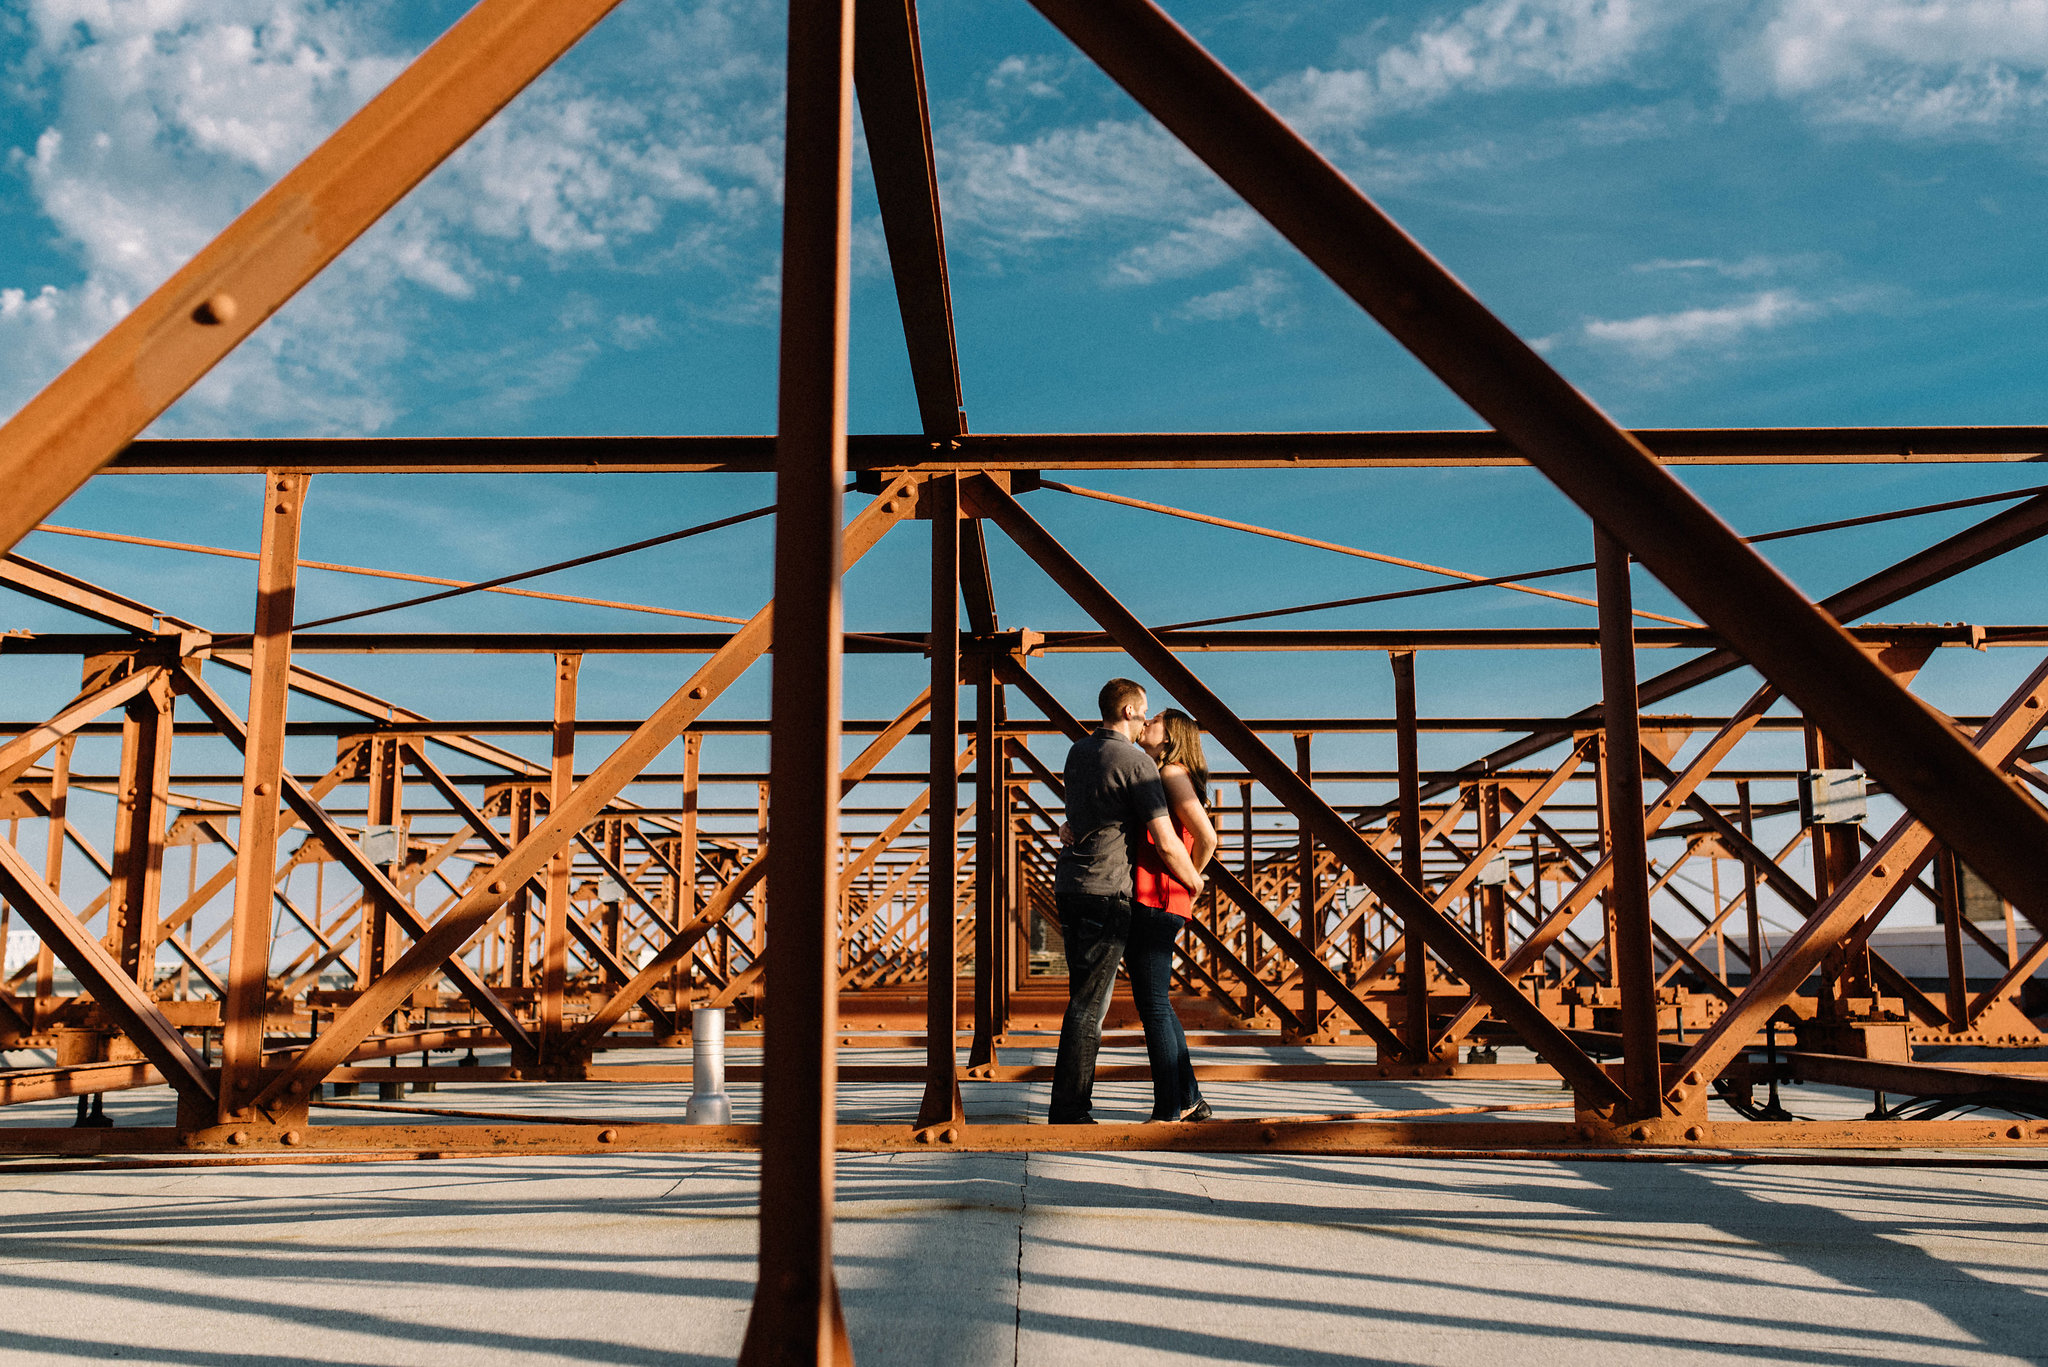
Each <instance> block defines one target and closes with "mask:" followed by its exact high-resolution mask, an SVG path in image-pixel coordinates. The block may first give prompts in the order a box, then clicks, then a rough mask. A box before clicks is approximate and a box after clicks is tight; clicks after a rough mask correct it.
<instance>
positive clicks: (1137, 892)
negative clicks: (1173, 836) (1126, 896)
mask: <svg viewBox="0 0 2048 1367" xmlns="http://www.w3.org/2000/svg"><path fill="white" fill-rule="evenodd" d="M1173 829H1174V830H1175V831H1177V832H1178V833H1179V834H1180V838H1181V843H1182V844H1183V845H1184V846H1186V847H1187V850H1188V852H1189V853H1190V854H1193V853H1194V849H1195V833H1194V832H1193V831H1190V830H1188V829H1186V828H1185V827H1183V826H1182V825H1181V824H1180V822H1179V821H1175V822H1174V823H1173ZM1131 880H1132V884H1133V888H1132V897H1131V900H1132V901H1134V902H1136V903H1137V904H1138V905H1139V906H1142V907H1153V908H1156V909H1157V910H1160V911H1163V912H1165V913H1166V914H1167V915H1169V916H1178V917H1180V918H1181V919H1182V920H1183V921H1185V920H1186V919H1188V918H1189V917H1190V916H1192V915H1194V911H1195V899H1194V898H1193V897H1192V896H1191V895H1190V894H1189V892H1188V890H1187V889H1186V888H1184V887H1182V886H1181V885H1180V882H1179V880H1177V879H1176V878H1175V877H1174V876H1173V875H1172V874H1170V873H1168V872H1167V871H1166V863H1165V861H1164V860H1162V859H1160V857H1159V851H1158V850H1157V849H1155V848H1153V847H1152V845H1151V844H1150V843H1149V842H1148V843H1147V844H1146V846H1145V849H1144V852H1143V853H1142V854H1140V855H1139V856H1138V864H1137V867H1136V868H1134V869H1132V870H1131Z"/></svg>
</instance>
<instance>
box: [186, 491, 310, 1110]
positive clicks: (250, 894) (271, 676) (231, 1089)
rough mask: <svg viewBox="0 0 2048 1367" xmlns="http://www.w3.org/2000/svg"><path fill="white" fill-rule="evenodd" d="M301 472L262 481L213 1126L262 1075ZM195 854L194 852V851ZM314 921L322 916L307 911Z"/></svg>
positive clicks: (239, 1106) (245, 1098)
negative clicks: (239, 811) (259, 547)
mask: <svg viewBox="0 0 2048 1367" xmlns="http://www.w3.org/2000/svg"><path fill="white" fill-rule="evenodd" d="M307 479H308V477H307V476H306V475H303V474H296V475H295V474H270V475H266V476H265V478H264V484H265V488H264V491H263V494H264V496H263V544H262V550H261V554H260V558H259V559H258V560H257V562H256V626H255V631H254V634H253V637H252V642H251V645H250V648H249V735H248V742H247V744H246V745H244V747H243V750H242V819H241V823H240V826H239V828H238V830H237V839H238V842H239V843H238V844H237V846H236V849H235V906H234V912H233V916H234V920H233V923H232V929H231V930H230V931H229V938H228V983H227V987H228V990H227V999H226V1002H225V1003H224V1004H223V1006H222V1008H221V1031H220V1066H221V1076H220V1105H219V1108H218V1113H217V1114H218V1119H219V1120H220V1121H221V1122H222V1123H226V1122H227V1121H228V1119H229V1118H230V1117H232V1116H234V1115H236V1114H237V1113H239V1112H242V1111H243V1110H245V1108H246V1107H247V1105H248V1103H249V1100H250V1098H251V1097H253V1096H254V1095H255V1093H256V1091H257V1088H258V1086H259V1075H260V1073H261V1071H262V1068H263V1012H264V1006H265V1005H266V1002H267V999H268V997H269V995H270V990H269V989H270V984H269V975H270V936H271V921H272V917H273V912H272V910H271V908H272V894H273V891H274V885H275V884H276V881H277V834H278V824H279V823H278V817H279V814H280V812H281V811H282V806H281V803H282V799H281V797H280V792H281V789H282V787H283V783H284V739H285V735H284V728H285V713H286V709H287V704H288V703H289V701H290V698H291V669H292V609H293V606H294V604H295V603H296V602H297V596H298V582H299V527H300V523H301V521H302V519H303V516H304V512H305V503H306V483H307ZM195 852H196V847H195ZM314 911H315V914H316V916H317V914H318V911H319V908H318V907H317V906H316V907H315V908H314Z"/></svg>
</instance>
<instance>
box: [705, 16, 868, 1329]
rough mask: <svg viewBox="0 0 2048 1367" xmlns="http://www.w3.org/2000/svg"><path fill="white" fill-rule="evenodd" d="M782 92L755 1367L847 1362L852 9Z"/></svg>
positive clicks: (799, 21) (807, 52) (821, 30)
mask: <svg viewBox="0 0 2048 1367" xmlns="http://www.w3.org/2000/svg"><path fill="white" fill-rule="evenodd" d="M788 82H789V93H788V119H787V124H786V135H787V138H788V148H787V154H786V162H785V167H784V202H783V219H782V223H783V228H782V341H781V355H780V358H779V365H780V393H779V396H778V400H777V413H776V475H775V502H776V511H775V613H776V619H777V620H776V629H775V662H774V674H773V683H772V686H771V687H772V691H771V701H772V704H773V708H774V718H775V734H774V738H773V739H772V741H771V742H770V752H769V774H770V782H771V784H772V785H773V786H772V792H771V798H770V800H771V801H772V803H773V804H774V806H773V811H772V814H771V825H772V829H773V831H774V844H773V847H772V848H771V849H770V851H769V853H768V856H767V857H768V859H769V860H770V861H771V863H772V866H773V871H772V873H771V875H770V878H769V885H770V887H771V889H772V890H773V895H774V902H775V913H776V921H775V964H774V972H773V975H772V977H773V981H772V982H770V983H769V984H768V988H769V993H770V997H771V1000H772V1001H773V1003H774V1004H773V1006H772V1007H771V1008H770V1014H769V1020H768V1025H767V1036H766V1039H765V1041H764V1048H765V1054H764V1059H763V1069H762V1089H761V1119H762V1132H761V1217H760V1229H761V1257H760V1281H759V1283H758V1285H757V1286H756V1288H755V1292H754V1305H753V1311H752V1313H751V1314H750V1315H749V1317H748V1319H747V1334H746V1340H745V1343H744V1344H743V1346H742V1347H741V1349H740V1361H741V1362H742V1363H744V1364H748V1367H771V1364H772V1365H773V1367H796V1364H818V1363H851V1362H852V1361H853V1350H852V1347H851V1345H850V1344H849V1343H848V1342H847V1338H846V1322H845V1319H844V1318H843V1316H842V1315H841V1313H840V1309H839V1288H838V1283H837V1281H836V1280H835V1278H834V1276H833V1271H832V1191H833V1150H834V1148H835V1147H836V1140H835V1137H834V1131H835V1126H836V1121H835V1117H834V1115H833V1107H834V1096H835V1092H836V1086H835V1073H836V1067H837V1065H836V1061H835V1058H834V1049H835V1044H836V1032H837V1027H838V1016H839V977H838V972H837V969H836V958H837V955H836V954H835V952H834V945H833V939H834V931H835V928H836V921H835V908H836V907H837V905H838V901H839V877H838V874H839V871H838V869H837V868H836V867H835V866H834V865H835V859H834V855H835V853H836V851H837V850H838V847H839V800H840V784H839V770H840V758H839V708H840V677H839V669H840V652H841V637H840V632H841V607H840V575H841V572H842V566H843V561H844V555H843V551H842V548H841V541H840V501H841V493H840V490H841V488H842V487H843V486H844V484H845V482H846V340H847V295H848V242H849V238H850V233H851V229H850V215H851V206H852V180H853V162H852V153H853V142H852V139H853V103H852V102H853V0H790V6H789V65H788ZM886 498H887V495H886V494H885V495H884V499H885V500H886Z"/></svg>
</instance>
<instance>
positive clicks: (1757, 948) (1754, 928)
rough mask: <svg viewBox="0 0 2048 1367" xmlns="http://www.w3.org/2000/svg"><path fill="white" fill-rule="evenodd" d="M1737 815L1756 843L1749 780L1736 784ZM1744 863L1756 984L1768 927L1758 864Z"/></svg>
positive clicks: (1746, 917) (1745, 906)
mask: <svg viewBox="0 0 2048 1367" xmlns="http://www.w3.org/2000/svg"><path fill="white" fill-rule="evenodd" d="M1735 802H1736V808H1737V812H1736V814H1737V816H1738V818H1739V819H1740V823H1741V826H1742V838H1743V839H1745V840H1749V841H1752V842H1754V841H1755V839H1756V813H1755V809H1754V808H1753V807H1752V806H1751V805H1750V801H1749V780H1748V779H1741V780H1739V781H1738V782H1737V783H1736V785H1735ZM1740 862H1741V864H1742V908H1743V912H1744V920H1745V921H1746V922H1747V926H1748V930H1749V980H1750V981H1751V982H1755V981H1756V977H1757V974H1759V973H1761V972H1763V971H1764V928H1763V922H1762V920H1761V919H1760V916H1759V912H1758V908H1757V901H1756V865H1754V864H1752V863H1750V862H1749V861H1748V860H1747V859H1744V860H1742V861H1740Z"/></svg>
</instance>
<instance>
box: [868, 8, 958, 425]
mask: <svg viewBox="0 0 2048 1367" xmlns="http://www.w3.org/2000/svg"><path fill="white" fill-rule="evenodd" d="M855 12H856V22H855V25H854V41H853V79H854V87H855V89H856V90H857V91H858V93H859V95H860V113H861V124H862V126H863V128H864V129H865V130H866V133H867V143H868V165H869V167H870V169H871V170H872V171H873V173H874V178H875V199H876V202H877V204H878V205H879V207H880V208H881V211H882V235H883V238H884V240H886V241H887V242H888V244H889V269H890V272H891V274H892V275H893V276H894V277H895V281H896V307H897V310H898V312H900V313H901V314H902V316H903V340H904V343H905V345H906V347H907V348H908V350H909V353H910V378H911V383H912V384H913V385H914V386H915V387H916V390H917V414H918V420H919V422H920V424H921V425H922V426H923V428H924V435H925V436H926V437H928V438H933V439H944V438H949V437H956V436H958V435H960V434H961V433H962V432H965V431H966V430H967V415H966V414H965V413H964V412H963V411H962V410H961V405H960V354H959V348H958V347H957V346H956V345H955V344H954V340H953V291H952V286H951V284H950V283H949V282H948V280H947V277H946V232H945V226H944V223H943V220H942V215H941V214H940V212H939V173H938V168H937V167H936V166H934V165H933V162H932V124H931V111H930V108H929V107H928V105H927V102H926V98H925V85H924V55H923V52H922V51H921V49H920V45H919V43H918V35H917V3H916V0H858V3H857V4H856V5H855Z"/></svg>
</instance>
